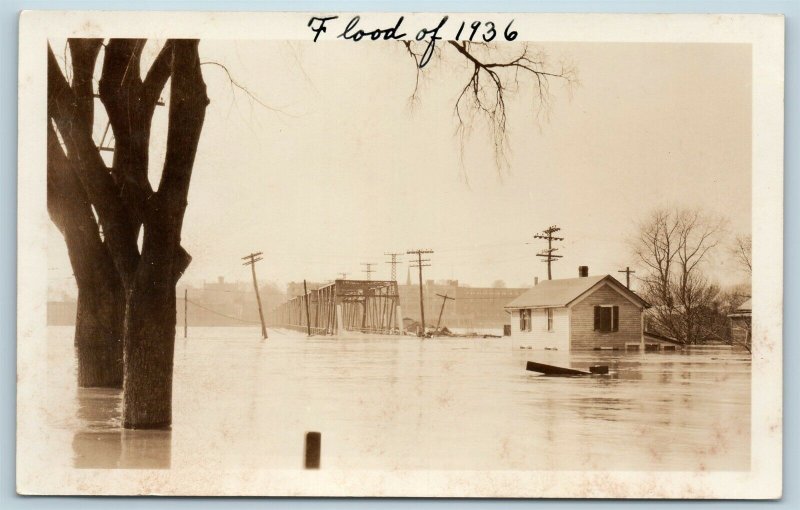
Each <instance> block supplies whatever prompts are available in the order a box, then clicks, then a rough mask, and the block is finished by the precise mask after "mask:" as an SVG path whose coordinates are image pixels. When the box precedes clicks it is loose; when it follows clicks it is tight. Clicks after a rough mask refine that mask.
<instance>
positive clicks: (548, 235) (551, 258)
mask: <svg viewBox="0 0 800 510" xmlns="http://www.w3.org/2000/svg"><path fill="white" fill-rule="evenodd" d="M559 230H561V228H559V227H557V226H556V225H550V226H549V227H548V228H546V229H545V230H543V231H542V233H541V234H535V235H534V236H533V238H534V239H545V240H546V241H547V248H546V249H544V250H542V251H540V252H539V253H537V254H536V256H537V257H542V258H543V259H544V260H542V262H547V279H548V280H552V279H553V271H552V269H551V267H550V265H551V264H552V263H553V262H556V261H557V260H558V259H560V258H562V257H563V255H555V254H554V252H555V251H556V250H558V248H553V241H563V240H564V238H563V237H555V236H554V235H553V234H555V233H556V232H558V231H559Z"/></svg>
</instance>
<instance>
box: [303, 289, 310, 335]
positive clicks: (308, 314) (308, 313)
mask: <svg viewBox="0 0 800 510" xmlns="http://www.w3.org/2000/svg"><path fill="white" fill-rule="evenodd" d="M303 293H305V298H306V331H308V336H311V313H310V312H309V311H308V287H307V286H306V281H305V280H303Z"/></svg>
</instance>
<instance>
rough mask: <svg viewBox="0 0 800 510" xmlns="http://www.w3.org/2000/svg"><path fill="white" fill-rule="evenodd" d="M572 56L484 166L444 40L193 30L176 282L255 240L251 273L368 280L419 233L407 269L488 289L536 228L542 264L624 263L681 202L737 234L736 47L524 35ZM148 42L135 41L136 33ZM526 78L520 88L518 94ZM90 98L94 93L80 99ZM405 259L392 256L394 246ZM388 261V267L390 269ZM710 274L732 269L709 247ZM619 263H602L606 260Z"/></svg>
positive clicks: (723, 276) (514, 119) (745, 100)
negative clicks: (235, 36) (193, 103)
mask: <svg viewBox="0 0 800 510" xmlns="http://www.w3.org/2000/svg"><path fill="white" fill-rule="evenodd" d="M537 48H539V49H541V50H542V51H543V52H544V53H545V54H547V57H548V61H550V62H551V63H552V64H553V66H554V68H558V65H559V62H561V61H566V62H569V63H571V64H573V65H574V66H575V67H576V68H577V71H578V76H579V79H580V85H579V86H578V87H577V88H575V89H574V90H573V91H572V93H571V94H570V93H569V92H568V91H567V90H566V89H564V88H563V87H561V86H560V85H559V83H558V82H557V81H554V82H552V87H551V99H552V104H551V108H550V111H549V115H546V116H544V115H540V116H539V118H538V120H537V117H536V116H535V114H534V109H533V108H532V106H531V105H532V96H531V94H530V88H531V82H530V81H524V80H523V81H522V82H521V83H522V86H521V90H520V91H519V94H517V95H516V96H514V98H513V99H510V100H509V101H508V103H507V108H508V112H509V143H510V146H511V151H512V152H511V154H510V158H509V168H508V170H507V171H504V172H502V173H499V172H498V170H497V168H496V166H495V163H494V154H493V152H492V148H491V147H492V146H491V143H490V139H489V138H488V137H487V136H486V132H485V129H484V128H483V127H482V126H481V124H476V125H475V129H474V132H473V133H472V135H471V136H470V137H469V138H467V141H466V145H465V147H464V151H463V159H462V151H461V147H460V143H459V139H458V138H457V136H456V134H455V130H456V126H457V124H456V120H455V117H454V115H453V107H454V104H455V100H456V97H457V95H458V93H459V92H460V90H461V88H462V87H463V86H464V84H465V83H466V80H467V78H468V76H469V70H468V68H467V67H466V66H465V65H464V64H463V60H461V59H460V58H459V56H458V55H457V54H456V53H455V52H454V51H450V50H449V49H446V50H445V51H444V52H443V53H442V55H441V58H440V59H439V60H437V61H436V62H435V63H432V64H431V65H429V66H428V67H426V68H425V69H424V70H423V73H422V84H421V88H420V91H419V101H418V102H417V103H416V104H415V105H414V107H413V108H411V107H410V103H409V96H410V94H411V92H412V91H413V89H414V82H415V76H416V73H415V67H414V64H413V61H412V60H411V59H410V58H409V57H408V56H407V55H406V54H405V50H404V48H403V47H402V46H401V45H400V44H399V43H393V44H388V43H366V44H364V43H362V44H351V43H343V42H329V43H318V44H313V43H310V42H293V43H284V42H261V41H238V42H226V41H204V42H202V43H201V46H200V51H201V58H202V59H203V60H205V61H216V62H220V63H224V64H225V66H226V67H227V68H228V69H229V71H230V74H231V76H233V78H234V80H235V81H236V82H237V83H239V84H241V85H243V86H245V87H247V89H248V90H249V91H250V92H251V93H252V94H253V95H254V96H256V97H257V98H259V99H260V100H262V101H263V102H264V103H265V104H266V105H267V106H268V107H265V106H262V105H260V104H258V103H256V102H253V101H252V100H251V99H250V98H248V97H247V95H245V94H244V93H243V92H242V91H240V90H238V89H237V88H236V87H234V86H232V84H231V82H230V80H229V79H228V77H227V75H226V74H225V72H224V71H223V70H222V69H221V68H219V67H217V66H214V65H204V66H203V74H204V77H205V80H206V82H207V84H208V94H209V97H210V98H211V104H210V105H209V107H208V110H207V114H206V120H205V125H204V127H203V134H202V138H201V141H200V147H199V150H198V154H197V160H196V163H195V167H194V173H193V178H192V184H191V190H190V194H189V207H188V210H187V213H186V219H185V222H184V229H183V244H184V246H185V247H186V248H187V249H188V251H189V252H190V253H191V254H192V256H193V257H194V260H193V262H192V264H191V266H190V268H189V270H188V271H187V273H186V275H185V276H184V281H188V282H190V283H192V282H194V283H197V282H202V280H204V279H206V280H210V279H213V278H215V277H216V276H218V275H219V276H225V278H226V279H229V280H239V279H242V280H243V279H247V278H249V273H248V269H247V268H245V267H242V266H241V263H240V262H241V261H240V258H241V257H242V256H243V255H245V254H247V253H249V252H251V251H263V252H264V261H263V262H260V263H259V264H258V266H257V267H258V271H259V273H260V276H261V277H262V278H263V279H264V280H272V281H275V282H277V283H279V284H281V285H282V284H284V283H285V282H287V281H292V280H302V279H303V278H306V279H308V280H310V281H319V280H327V279H332V278H334V277H336V276H337V273H339V272H348V273H349V274H350V276H351V277H363V276H364V275H363V274H362V273H360V270H361V269H362V267H361V265H360V264H361V263H362V262H373V263H376V267H377V269H378V273H377V274H375V275H373V279H377V278H386V277H388V270H389V266H388V265H387V264H385V263H384V261H385V260H386V257H385V256H384V255H383V254H384V252H385V251H402V252H405V251H406V250H408V249H415V248H430V249H433V250H435V253H434V254H433V255H432V256H430V258H431V259H432V266H431V267H430V268H426V272H425V277H426V278H435V279H442V278H456V279H459V280H460V281H462V282H464V283H467V284H472V285H489V284H491V283H492V282H493V281H495V280H504V281H505V282H506V283H507V285H508V286H520V285H523V284H530V283H532V281H533V278H534V277H535V276H538V277H540V278H545V277H546V265H545V264H543V263H542V262H540V261H539V260H538V259H537V258H536V257H535V253H536V252H537V251H538V250H540V249H541V248H542V247H543V246H544V245H543V244H542V243H541V242H534V243H533V244H526V243H530V242H532V241H533V240H532V236H533V234H535V233H536V232H538V231H540V230H542V229H544V228H546V227H548V226H549V225H552V224H557V225H559V226H560V227H561V229H562V230H561V232H560V233H559V234H561V235H562V236H563V237H565V238H566V240H565V241H564V242H562V243H558V244H557V246H559V253H560V254H561V255H563V256H564V258H563V259H561V260H559V261H558V262H556V263H555V265H554V269H553V272H554V277H555V278H559V277H572V276H576V275H577V266H578V265H588V266H589V267H590V273H591V274H604V273H611V274H614V275H617V273H616V271H617V270H619V269H620V268H624V267H625V266H628V265H630V266H636V260H635V259H634V258H633V256H632V254H631V249H630V246H629V244H628V243H627V239H628V238H629V237H630V236H631V235H632V234H633V233H634V232H635V230H636V223H637V222H638V221H640V220H642V219H643V218H644V217H645V216H646V215H647V214H648V213H649V212H650V211H651V210H652V209H654V208H656V207H664V206H667V207H678V206H683V207H700V208H702V209H704V210H706V211H708V212H709V213H711V214H715V215H719V216H724V217H725V218H727V220H728V229H729V232H730V235H731V237H732V236H733V235H735V234H741V233H749V231H750V214H751V196H750V193H751V186H750V180H751V123H750V118H751V98H750V94H751V89H750V83H751V70H750V66H751V55H750V50H749V47H748V46H743V45H730V44H715V45H712V44H597V43H579V44H578V43H576V44H563V43H558V44H539V45H537ZM148 51H149V53H152V52H153V51H155V45H154V46H153V48H148ZM526 88H527V90H526ZM98 104H99V103H98ZM165 121H166V108H159V111H158V112H157V118H156V119H155V121H154V122H155V126H154V135H153V149H152V154H151V161H152V164H151V180H152V182H153V183H154V185H155V184H156V183H157V182H158V174H159V172H160V168H161V161H162V160H163V152H164V140H163V138H160V137H159V134H158V133H163V129H164V126H165ZM49 246H50V251H49V257H50V262H49V274H50V276H51V281H52V282H53V286H54V287H62V286H65V285H69V282H70V275H71V270H70V268H69V261H68V259H67V256H66V250H65V248H64V243H63V240H62V239H61V238H60V234H59V233H58V231H57V230H56V229H55V228H54V227H53V228H51V231H50V245H49ZM407 258H408V257H406V256H403V260H407ZM406 271H407V265H406V264H405V263H404V264H402V265H401V266H400V268H399V269H398V273H399V279H400V280H401V281H404V280H405V277H406ZM710 271H711V272H712V273H713V275H714V277H715V278H716V279H718V280H719V281H720V282H721V283H736V282H738V281H741V280H743V279H744V278H745V275H744V274H743V273H742V272H741V271H739V270H738V268H737V267H736V265H735V264H734V263H733V261H732V260H731V259H730V257H729V254H728V252H727V248H726V247H724V248H722V249H720V250H718V252H717V256H716V257H714V260H713V261H712V264H711V267H710ZM617 276H620V277H623V278H624V276H621V275H617Z"/></svg>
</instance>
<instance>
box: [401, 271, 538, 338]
mask: <svg viewBox="0 0 800 510" xmlns="http://www.w3.org/2000/svg"><path fill="white" fill-rule="evenodd" d="M526 290H528V289H527V288H495V287H469V286H466V285H461V284H459V281H458V280H440V281H434V280H427V281H426V282H425V284H424V285H423V288H422V294H423V301H424V303H425V323H426V326H427V327H429V328H433V327H435V326H436V322H437V320H438V318H439V313H440V312H441V313H442V321H441V326H446V327H448V328H450V329H452V328H465V329H471V328H481V329H489V328H497V329H502V327H503V325H504V324H508V321H509V315H508V312H507V311H506V310H505V308H504V307H505V305H506V304H507V303H508V302H509V301H510V300H512V299H514V298H516V297H517V296H519V295H521V294H522V293H523V292H525V291H526ZM398 292H399V294H400V307H401V308H402V309H403V315H404V317H405V318H408V319H410V320H411V321H414V322H419V321H420V310H419V285H409V284H406V285H399V286H398ZM444 295H446V296H448V297H451V298H454V299H452V300H447V303H446V304H445V306H444V311H443V312H442V300H443V299H444V298H442V297H441V296H444Z"/></svg>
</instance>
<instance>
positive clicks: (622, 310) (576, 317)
mask: <svg viewBox="0 0 800 510" xmlns="http://www.w3.org/2000/svg"><path fill="white" fill-rule="evenodd" d="M596 305H616V306H618V307H619V330H618V331H613V332H609V333H601V332H599V331H595V330H594V307H595V306H596ZM570 308H571V310H572V314H571V320H570V329H571V333H572V335H571V342H570V348H571V350H574V351H581V350H592V349H594V348H596V347H611V348H619V349H621V350H624V349H625V345H626V344H631V343H636V344H639V343H641V341H642V309H641V308H639V307H638V306H636V305H635V304H633V303H631V302H630V301H629V300H628V299H627V298H626V297H625V296H623V295H622V294H620V293H619V292H617V291H616V290H614V288H612V287H611V286H610V285H608V284H605V285H603V286H602V287H600V288H598V289H597V290H595V291H594V292H592V293H590V294H589V295H588V296H586V297H584V298H583V299H582V300H580V301H578V302H577V303H575V304H574V305H572V306H571V307H570ZM517 327H519V324H518V325H517Z"/></svg>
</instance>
